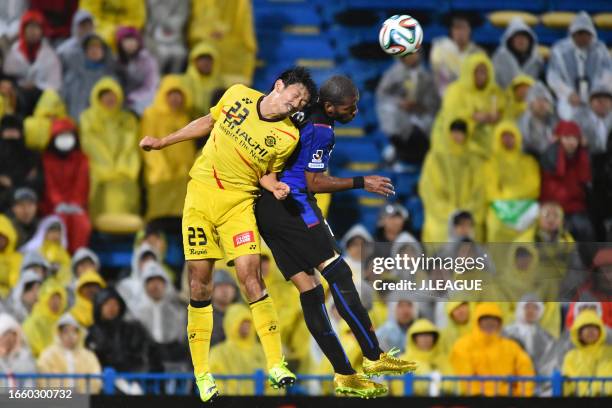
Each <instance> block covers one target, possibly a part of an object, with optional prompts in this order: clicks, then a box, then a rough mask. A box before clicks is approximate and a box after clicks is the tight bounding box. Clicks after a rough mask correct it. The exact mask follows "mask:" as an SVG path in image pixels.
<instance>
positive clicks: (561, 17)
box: [540, 11, 576, 29]
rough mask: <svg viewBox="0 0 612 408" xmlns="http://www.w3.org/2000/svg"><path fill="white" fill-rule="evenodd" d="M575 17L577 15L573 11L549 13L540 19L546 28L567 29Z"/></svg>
mask: <svg viewBox="0 0 612 408" xmlns="http://www.w3.org/2000/svg"><path fill="white" fill-rule="evenodd" d="M575 16H576V13H573V12H571V11H549V12H548V13H544V14H542V15H541V16H540V19H541V20H542V24H543V25H544V26H545V27H548V28H562V29H567V27H569V25H570V24H571V23H572V20H573V19H574V17H575Z"/></svg>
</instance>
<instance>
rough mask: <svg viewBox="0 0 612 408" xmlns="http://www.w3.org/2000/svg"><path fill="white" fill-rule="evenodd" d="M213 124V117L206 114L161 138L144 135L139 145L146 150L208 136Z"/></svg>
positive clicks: (158, 148)
mask: <svg viewBox="0 0 612 408" xmlns="http://www.w3.org/2000/svg"><path fill="white" fill-rule="evenodd" d="M214 125H215V121H214V119H213V118H212V116H210V114H208V115H206V116H202V117H201V118H198V119H196V120H193V121H191V122H189V123H188V124H187V125H185V127H183V128H181V129H179V130H177V131H176V132H173V133H170V134H169V135H168V136H165V137H162V138H161V139H158V138H156V137H153V136H145V137H144V138H142V140H141V141H140V147H141V148H142V149H143V150H145V151H147V152H148V151H149V150H160V149H163V148H164V147H167V146H170V145H173V144H175V143H179V142H183V141H185V140H191V139H197V138H199V137H204V136H208V135H209V134H210V132H211V131H212V128H213V126H214Z"/></svg>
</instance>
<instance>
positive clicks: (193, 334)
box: [187, 305, 213, 376]
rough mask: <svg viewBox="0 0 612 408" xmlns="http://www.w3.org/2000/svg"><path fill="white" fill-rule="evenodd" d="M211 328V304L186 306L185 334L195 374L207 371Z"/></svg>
mask: <svg viewBox="0 0 612 408" xmlns="http://www.w3.org/2000/svg"><path fill="white" fill-rule="evenodd" d="M212 328H213V308H212V305H208V306H205V307H192V306H191V305H189V306H187V336H188V339H189V351H190V352H191V362H192V363H193V372H194V374H195V375H196V376H197V375H198V374H202V373H207V372H208V371H209V367H208V350H209V349H210V336H211V334H212Z"/></svg>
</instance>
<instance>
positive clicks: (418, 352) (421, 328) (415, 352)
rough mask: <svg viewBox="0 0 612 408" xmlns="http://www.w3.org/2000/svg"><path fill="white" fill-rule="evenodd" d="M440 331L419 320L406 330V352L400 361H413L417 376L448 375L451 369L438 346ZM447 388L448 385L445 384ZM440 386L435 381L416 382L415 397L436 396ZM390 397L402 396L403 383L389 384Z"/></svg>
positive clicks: (431, 324) (439, 345)
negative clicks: (415, 364)
mask: <svg viewBox="0 0 612 408" xmlns="http://www.w3.org/2000/svg"><path fill="white" fill-rule="evenodd" d="M440 340H441V339H440V331H439V330H438V328H437V327H436V326H435V325H434V324H433V323H432V322H430V321H429V320H427V319H419V320H417V321H416V322H414V324H413V325H412V326H410V329H409V330H408V334H407V336H406V352H405V353H404V354H402V355H401V356H400V358H401V359H404V360H408V361H414V362H415V363H417V369H416V370H415V372H414V374H415V375H417V376H429V375H432V374H434V375H450V374H451V368H450V364H449V362H448V358H447V356H445V355H444V353H443V350H442V347H441V344H440ZM445 385H446V387H445V388H447V387H448V386H450V384H449V383H447V384H445ZM440 386H441V384H440V383H439V382H436V381H432V382H427V381H417V382H415V383H414V394H415V395H434V396H435V395H437V394H438V393H439V392H440ZM391 395H394V396H403V395H404V383H403V382H401V381H392V382H391Z"/></svg>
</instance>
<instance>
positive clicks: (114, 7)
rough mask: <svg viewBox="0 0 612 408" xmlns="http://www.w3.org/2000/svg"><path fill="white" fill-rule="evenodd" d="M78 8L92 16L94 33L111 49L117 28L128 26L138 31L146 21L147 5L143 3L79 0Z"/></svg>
mask: <svg viewBox="0 0 612 408" xmlns="http://www.w3.org/2000/svg"><path fill="white" fill-rule="evenodd" d="M79 8H81V9H82V10H87V11H89V12H90V13H91V14H92V16H93V18H94V21H95V22H96V33H97V34H98V35H100V37H102V38H103V39H104V41H105V42H106V43H107V44H109V45H111V46H113V47H114V46H115V31H116V30H117V28H119V27H122V26H129V27H135V28H137V29H138V30H140V29H142V28H143V27H144V24H145V22H146V21H147V5H146V2H144V1H125V0H81V1H80V2H79Z"/></svg>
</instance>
